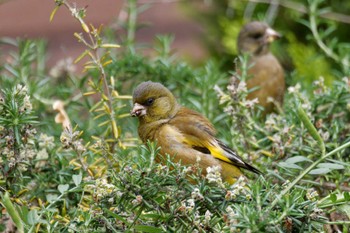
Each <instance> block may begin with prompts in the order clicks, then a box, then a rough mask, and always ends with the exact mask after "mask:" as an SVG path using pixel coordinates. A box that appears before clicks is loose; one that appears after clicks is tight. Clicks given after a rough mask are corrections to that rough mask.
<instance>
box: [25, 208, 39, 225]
mask: <svg viewBox="0 0 350 233" xmlns="http://www.w3.org/2000/svg"><path fill="white" fill-rule="evenodd" d="M38 219H39V216H38V211H37V210H36V209H32V210H31V211H29V213H28V216H27V220H28V223H29V225H35V224H36V223H37V222H38Z"/></svg>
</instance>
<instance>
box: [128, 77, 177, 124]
mask: <svg viewBox="0 0 350 233" xmlns="http://www.w3.org/2000/svg"><path fill="white" fill-rule="evenodd" d="M133 103H134V106H133V109H132V110H131V112H130V114H131V116H133V117H138V118H139V119H140V122H143V123H149V122H153V121H157V120H161V119H168V118H171V117H173V116H174V115H175V114H176V112H177V111H178V104H177V102H176V99H175V97H174V95H173V94H172V93H171V92H170V91H169V90H168V89H167V88H166V87H164V86H163V85H162V84H160V83H155V82H151V81H148V82H143V83H141V84H139V85H138V86H137V87H136V88H135V90H134V93H133Z"/></svg>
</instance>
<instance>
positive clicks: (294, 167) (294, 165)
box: [278, 162, 303, 170]
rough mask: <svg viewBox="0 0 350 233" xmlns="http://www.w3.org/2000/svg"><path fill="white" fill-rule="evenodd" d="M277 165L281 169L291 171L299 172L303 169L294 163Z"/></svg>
mask: <svg viewBox="0 0 350 233" xmlns="http://www.w3.org/2000/svg"><path fill="white" fill-rule="evenodd" d="M278 165H279V166H281V167H285V168H293V169H299V170H302V169H303V168H302V167H300V166H298V165H296V164H294V163H286V162H279V163H278Z"/></svg>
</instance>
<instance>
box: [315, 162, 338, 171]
mask: <svg viewBox="0 0 350 233" xmlns="http://www.w3.org/2000/svg"><path fill="white" fill-rule="evenodd" d="M317 167H320V168H329V169H331V170H338V169H344V166H343V165H341V164H336V163H320V164H319V165H318V166H317Z"/></svg>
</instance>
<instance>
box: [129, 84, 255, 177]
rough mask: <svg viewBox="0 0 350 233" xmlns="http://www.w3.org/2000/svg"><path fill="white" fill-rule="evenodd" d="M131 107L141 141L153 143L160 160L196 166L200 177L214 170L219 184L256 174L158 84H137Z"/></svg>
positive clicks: (199, 117)
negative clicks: (168, 157) (169, 158)
mask: <svg viewBox="0 0 350 233" xmlns="http://www.w3.org/2000/svg"><path fill="white" fill-rule="evenodd" d="M133 103H134V106H133V109H132V111H131V115H132V116H134V117H138V118H139V127H138V133H139V136H140V138H141V140H142V141H143V142H144V143H145V142H146V141H147V140H150V141H156V142H157V145H158V146H160V148H161V151H160V154H161V155H162V156H164V155H165V154H169V155H171V156H173V155H174V162H181V163H182V164H183V165H190V164H196V163H198V164H199V166H200V167H201V168H202V172H203V174H206V168H208V167H212V166H218V167H219V169H220V172H221V175H222V178H223V180H225V181H228V182H229V183H233V182H234V181H235V179H236V178H238V177H239V176H241V175H242V173H241V170H240V168H244V169H247V170H249V171H252V172H254V173H257V174H260V171H259V170H258V169H256V168H254V167H253V166H251V165H249V164H248V163H246V162H244V161H243V159H242V158H241V157H240V156H238V155H237V154H236V153H235V152H234V151H233V150H232V149H230V148H229V147H228V146H226V145H225V144H224V143H223V142H221V141H220V140H219V139H217V138H216V131H215V129H214V127H213V125H212V124H211V123H210V122H209V120H208V119H207V118H205V117H204V116H202V115H201V114H199V113H198V112H196V111H193V110H191V109H188V108H186V107H182V106H180V105H179V104H178V103H177V101H176V99H175V97H174V95H173V94H172V93H171V92H170V91H169V90H168V89H167V88H166V87H164V86H163V85H162V84H160V83H155V82H151V81H148V82H143V83H141V84H139V85H138V86H137V87H136V89H135V90H134V93H133ZM197 158H198V160H199V161H198V160H197ZM156 160H157V161H159V158H156Z"/></svg>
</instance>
